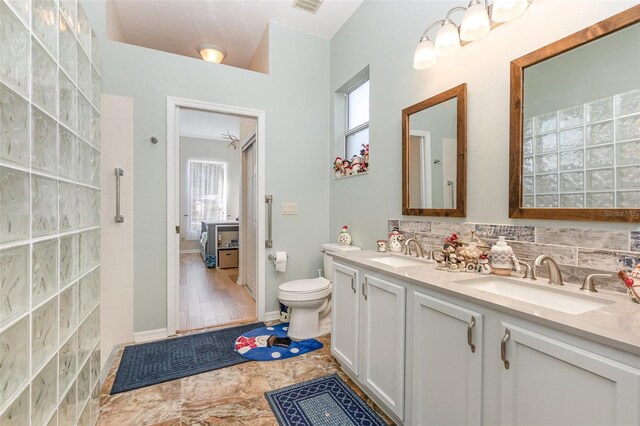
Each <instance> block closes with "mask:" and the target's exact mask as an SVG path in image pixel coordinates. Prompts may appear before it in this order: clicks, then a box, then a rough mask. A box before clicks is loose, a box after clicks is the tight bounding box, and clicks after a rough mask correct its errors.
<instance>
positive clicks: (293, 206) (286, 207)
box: [282, 203, 298, 214]
mask: <svg viewBox="0 0 640 426" xmlns="http://www.w3.org/2000/svg"><path fill="white" fill-rule="evenodd" d="M282 214H298V203H282Z"/></svg>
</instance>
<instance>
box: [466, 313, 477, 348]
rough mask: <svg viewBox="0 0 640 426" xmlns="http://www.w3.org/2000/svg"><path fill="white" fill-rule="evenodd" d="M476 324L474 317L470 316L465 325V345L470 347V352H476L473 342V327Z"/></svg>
mask: <svg viewBox="0 0 640 426" xmlns="http://www.w3.org/2000/svg"><path fill="white" fill-rule="evenodd" d="M475 326H476V319H475V318H474V317H471V321H469V324H468V325H467V345H469V347H470V348H471V353H472V354H474V353H476V345H474V344H473V327H475Z"/></svg>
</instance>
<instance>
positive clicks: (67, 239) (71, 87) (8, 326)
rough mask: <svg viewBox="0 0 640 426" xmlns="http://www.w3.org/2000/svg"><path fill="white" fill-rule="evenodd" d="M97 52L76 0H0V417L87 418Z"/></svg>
mask: <svg viewBox="0 0 640 426" xmlns="http://www.w3.org/2000/svg"><path fill="white" fill-rule="evenodd" d="M99 58H100V54H99V50H98V46H97V38H96V36H95V33H94V32H93V31H92V29H91V26H90V23H89V20H88V18H87V15H86V13H85V11H84V8H83V7H82V5H81V4H80V3H79V2H78V1H77V0H65V1H57V0H38V1H33V0H31V1H12V0H0V129H1V130H0V348H1V349H0V364H1V365H2V367H0V373H1V374H0V425H44V424H51V425H55V424H60V425H75V424H95V423H96V420H97V418H98V414H99V407H98V396H99V389H100V387H99V377H97V375H92V374H87V372H91V371H93V370H95V371H99V370H100V349H99V348H100V306H99V304H100V246H101V237H100V235H101V229H100V210H101V209H100V191H101V188H100V103H101V93H100V92H101V77H100V75H101V69H100V62H99Z"/></svg>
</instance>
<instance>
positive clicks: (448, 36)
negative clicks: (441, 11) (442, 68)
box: [435, 19, 460, 56]
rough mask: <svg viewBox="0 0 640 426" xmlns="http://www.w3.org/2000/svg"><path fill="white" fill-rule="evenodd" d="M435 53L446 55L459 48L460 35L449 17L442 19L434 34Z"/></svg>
mask: <svg viewBox="0 0 640 426" xmlns="http://www.w3.org/2000/svg"><path fill="white" fill-rule="evenodd" d="M435 47H436V53H437V54H438V55H439V56H447V55H452V54H454V53H456V52H457V51H458V50H460V35H459V34H458V28H457V27H456V26H455V25H454V24H453V22H451V21H450V20H449V19H447V20H446V21H444V23H443V24H442V27H440V29H439V30H438V35H436V46H435Z"/></svg>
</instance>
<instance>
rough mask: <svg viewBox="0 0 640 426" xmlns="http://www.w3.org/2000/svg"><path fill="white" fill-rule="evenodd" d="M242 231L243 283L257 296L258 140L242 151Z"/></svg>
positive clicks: (252, 294)
mask: <svg viewBox="0 0 640 426" xmlns="http://www.w3.org/2000/svg"><path fill="white" fill-rule="evenodd" d="M242 170H243V175H242V217H241V219H240V220H241V221H242V225H241V227H242V229H243V231H242V233H243V236H244V237H245V240H244V241H243V242H242V246H241V247H240V253H241V256H242V257H243V262H242V275H243V277H244V279H243V280H242V283H243V284H245V285H246V286H247V289H248V290H249V293H251V296H253V298H254V299H255V297H256V275H257V267H258V257H257V253H256V249H257V240H258V219H257V216H258V215H257V211H256V210H257V209H256V207H257V206H256V191H257V188H256V183H257V181H258V177H257V170H256V142H255V138H254V139H253V142H250V143H249V145H248V146H247V147H246V148H245V149H244V151H242Z"/></svg>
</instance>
